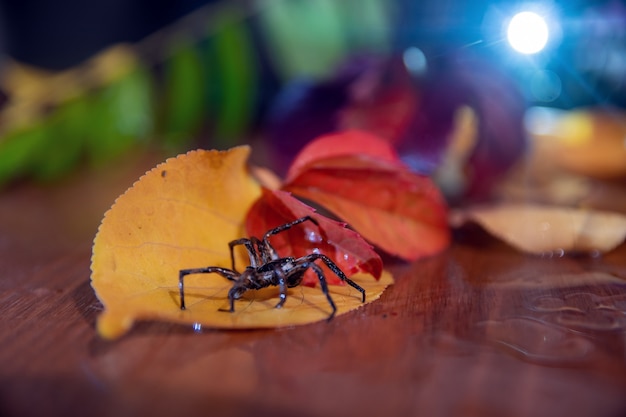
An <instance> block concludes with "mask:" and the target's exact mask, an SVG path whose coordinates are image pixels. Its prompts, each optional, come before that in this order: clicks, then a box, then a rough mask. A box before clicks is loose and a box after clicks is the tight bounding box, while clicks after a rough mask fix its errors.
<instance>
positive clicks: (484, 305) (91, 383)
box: [0, 161, 626, 417]
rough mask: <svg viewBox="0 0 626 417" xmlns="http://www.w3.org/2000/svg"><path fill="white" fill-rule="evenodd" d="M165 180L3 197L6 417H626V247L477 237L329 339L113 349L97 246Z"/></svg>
mask: <svg viewBox="0 0 626 417" xmlns="http://www.w3.org/2000/svg"><path fill="white" fill-rule="evenodd" d="M152 162H153V161H145V163H144V164H143V165H142V164H136V163H133V164H128V165H123V164H121V165H120V166H118V167H117V170H116V174H115V176H111V175H109V174H108V173H95V174H94V173H92V174H89V175H83V176H81V178H75V179H70V180H68V181H66V182H65V183H64V184H62V185H59V186H54V187H52V186H33V185H28V184H24V185H21V186H15V187H12V188H10V189H8V190H6V191H4V192H3V193H2V194H0V314H1V317H2V325H1V326H0V346H1V349H0V415H1V416H69V415H81V416H86V415H89V416H109V415H110V416H132V415H141V416H152V417H154V416H170V415H179V416H185V417H187V416H195V415H203V416H216V415H226V416H248V415H254V416H263V415H268V416H274V417H276V416H294V415H298V416H352V415H354V416H407V415H415V416H417V415H422V416H607V417H609V416H610V417H614V416H619V415H626V245H622V246H620V247H619V248H618V249H617V250H615V251H613V252H611V253H609V254H606V255H605V256H603V257H597V258H589V257H567V256H566V257H558V256H553V257H548V256H546V257H533V256H528V255H523V254H521V253H519V252H517V251H515V250H514V249H512V248H509V247H508V246H506V245H504V244H502V243H500V242H498V241H496V240H495V239H493V238H491V237H489V236H488V235H487V234H485V233H484V232H482V231H481V230H479V229H478V228H472V227H469V228H465V229H463V230H461V231H459V232H458V233H457V234H456V236H455V242H454V244H453V246H452V247H451V248H450V249H449V250H448V251H447V252H445V253H443V254H441V255H439V256H436V257H433V258H430V259H425V260H422V261H419V262H415V263H413V264H396V265H392V266H391V268H392V270H393V271H394V273H395V276H396V283H395V285H393V286H392V287H390V288H389V289H388V290H387V291H386V292H385V293H384V294H383V295H382V297H381V298H380V299H379V300H378V301H376V302H374V303H372V304H370V305H367V306H365V307H364V308H362V309H360V310H357V311H355V312H352V313H349V314H347V315H344V316H340V317H337V318H336V319H335V320H333V321H332V322H330V323H326V322H323V323H317V324H313V325H307V326H302V327H296V328H289V329H280V330H258V331H215V330H211V329H195V330H194V329H193V328H191V327H190V326H180V325H172V324H163V323H142V324H139V325H138V326H136V327H135V328H134V330H133V331H132V332H131V333H130V334H128V335H127V336H125V337H123V338H122V339H120V340H118V341H115V342H107V341H104V340H102V339H100V338H99V337H98V335H97V334H96V332H95V320H96V317H97V314H98V312H99V311H100V310H101V306H100V304H99V303H98V300H97V299H96V298H95V296H94V293H93V291H92V289H91V287H90V285H89V275H90V271H89V263H90V255H91V240H92V239H93V236H94V234H95V231H96V228H97V225H98V223H99V221H100V219H101V216H102V213H103V212H104V210H105V209H106V208H107V207H108V206H109V205H110V204H111V203H112V201H113V199H114V198H115V196H117V195H118V194H119V193H121V192H122V191H123V190H124V189H125V188H126V187H127V186H129V185H130V183H131V182H132V179H134V178H136V177H138V176H139V173H141V172H143V171H145V169H146V168H148V167H150V166H151V165H152ZM137 165H139V166H137Z"/></svg>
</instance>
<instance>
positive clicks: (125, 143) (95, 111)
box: [89, 67, 154, 165]
mask: <svg viewBox="0 0 626 417" xmlns="http://www.w3.org/2000/svg"><path fill="white" fill-rule="evenodd" d="M152 98H153V91H152V84H151V77H150V74H149V73H148V72H147V71H146V70H145V69H143V68H141V67H138V68H136V69H134V70H133V71H132V72H130V73H129V74H128V75H126V76H125V77H123V78H122V79H120V80H118V81H116V82H115V83H113V84H111V85H109V86H107V87H105V88H104V89H103V90H102V91H100V92H98V93H97V95H96V96H95V97H94V101H93V105H92V110H91V112H90V113H89V123H90V126H91V128H90V136H89V151H90V158H91V160H92V162H93V163H94V164H95V165H101V164H103V163H106V162H107V161H110V160H111V159H113V158H115V157H116V156H119V155H121V154H123V153H124V152H126V151H128V150H129V149H131V148H132V147H133V146H135V145H136V144H137V143H140V142H142V141H144V140H145V139H146V138H147V137H148V136H149V135H150V134H151V133H152V132H153V125H154V122H153V117H154V116H153V107H152Z"/></svg>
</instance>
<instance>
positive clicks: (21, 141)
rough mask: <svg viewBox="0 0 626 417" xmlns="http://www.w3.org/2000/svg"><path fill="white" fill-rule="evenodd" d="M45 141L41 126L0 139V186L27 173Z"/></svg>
mask: <svg viewBox="0 0 626 417" xmlns="http://www.w3.org/2000/svg"><path fill="white" fill-rule="evenodd" d="M45 141H46V133H45V130H44V127H43V126H41V125H38V126H33V127H31V128H29V129H26V130H20V131H15V132H13V133H11V134H9V135H7V136H5V137H3V138H2V139H0V186H2V185H3V184H6V183H7V182H9V181H11V180H13V179H15V178H17V177H19V176H23V175H26V174H27V173H29V172H30V169H31V168H32V165H33V162H34V161H35V160H36V156H37V155H38V153H39V150H40V149H41V148H42V147H44V145H45Z"/></svg>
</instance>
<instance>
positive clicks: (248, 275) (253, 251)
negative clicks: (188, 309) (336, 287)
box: [178, 216, 365, 320]
mask: <svg viewBox="0 0 626 417" xmlns="http://www.w3.org/2000/svg"><path fill="white" fill-rule="evenodd" d="M305 221H310V222H312V223H314V224H315V225H317V224H318V223H317V221H316V220H315V219H314V218H312V217H310V216H305V217H301V218H299V219H297V220H294V221H292V222H291V223H287V224H284V225H282V226H278V227H276V228H274V229H272V230H270V231H268V232H267V233H265V235H263V239H258V238H256V237H254V236H251V237H250V238H249V239H248V238H242V239H237V240H233V241H232V242H230V243H229V244H228V246H229V247H230V259H231V263H232V269H228V268H222V267H219V266H208V267H206V268H193V269H183V270H181V271H180V273H179V278H178V288H179V289H180V309H181V310H184V309H185V289H184V283H183V280H184V278H185V276H186V275H190V274H210V273H216V274H219V275H221V276H223V277H224V278H226V279H229V280H231V281H234V284H233V286H232V288H231V289H230V290H229V291H228V299H229V300H230V311H231V312H233V311H235V300H237V299H239V298H241V296H242V295H243V293H245V292H246V291H248V290H258V289H260V288H265V287H269V286H270V285H276V286H278V287H279V288H280V300H279V301H278V304H276V308H280V307H282V306H283V304H285V300H286V299H287V288H292V287H296V286H298V285H300V283H301V282H302V278H303V277H304V273H305V272H306V270H307V269H309V268H311V269H312V270H313V271H314V272H315V274H316V275H317V278H318V279H319V281H320V286H321V288H322V292H323V293H324V295H326V299H328V303H329V304H330V306H331V307H332V309H333V311H332V313H331V314H330V316H329V317H328V320H330V319H332V318H333V317H334V316H335V313H336V311H337V307H336V306H335V303H334V302H333V299H332V298H331V296H330V294H329V293H328V284H327V283H326V277H325V276H324V272H323V271H322V268H320V266H319V265H317V264H315V261H317V260H318V259H319V260H321V261H322V262H324V263H325V264H326V266H328V268H330V270H331V271H333V272H334V273H335V274H336V275H337V276H338V277H339V278H340V279H341V280H342V281H345V282H346V283H348V285H350V286H352V287H353V288H355V289H357V290H358V291H359V292H361V294H362V295H363V297H362V301H363V302H365V289H363V288H362V287H361V286H359V285H358V284H356V283H355V282H354V281H352V280H351V279H349V278H348V277H346V275H345V274H344V273H343V271H341V269H339V267H338V266H337V265H336V264H335V263H334V262H333V261H332V260H330V258H329V257H328V256H326V255H322V254H319V253H311V254H309V255H305V256H303V257H301V258H293V257H286V258H281V257H279V256H278V254H277V253H276V250H275V249H274V248H273V247H272V245H271V244H270V242H269V238H270V237H271V236H272V235H275V234H277V233H280V232H283V231H285V230H287V229H290V228H292V227H293V226H295V225H297V224H300V223H302V222H305ZM237 245H244V246H245V247H246V250H247V251H248V256H249V257H250V265H249V266H247V267H246V269H245V270H244V271H243V272H242V273H239V272H238V271H237V269H235V256H234V251H233V248H234V247H235V246H237Z"/></svg>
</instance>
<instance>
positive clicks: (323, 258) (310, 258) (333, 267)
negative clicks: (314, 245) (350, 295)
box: [304, 253, 365, 303]
mask: <svg viewBox="0 0 626 417" xmlns="http://www.w3.org/2000/svg"><path fill="white" fill-rule="evenodd" d="M304 259H306V260H308V261H314V260H316V259H319V260H321V261H322V262H324V263H325V264H326V266H327V267H328V268H330V270H331V271H333V272H334V273H335V275H337V276H338V277H339V279H341V280H342V281H345V282H346V284H348V285H349V286H351V287H352V288H354V289H356V290H357V291H359V292H360V293H361V295H362V300H361V302H363V303H364V302H365V288H363V287H361V286H360V285H359V284H357V283H356V282H354V281H352V280H351V279H350V278H348V277H347V276H346V274H344V273H343V271H342V270H341V269H340V268H339V267H338V266H337V264H336V263H334V262H333V261H332V260H331V259H330V258H329V257H328V256H326V255H323V254H321V253H312V254H310V255H306V256H304Z"/></svg>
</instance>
